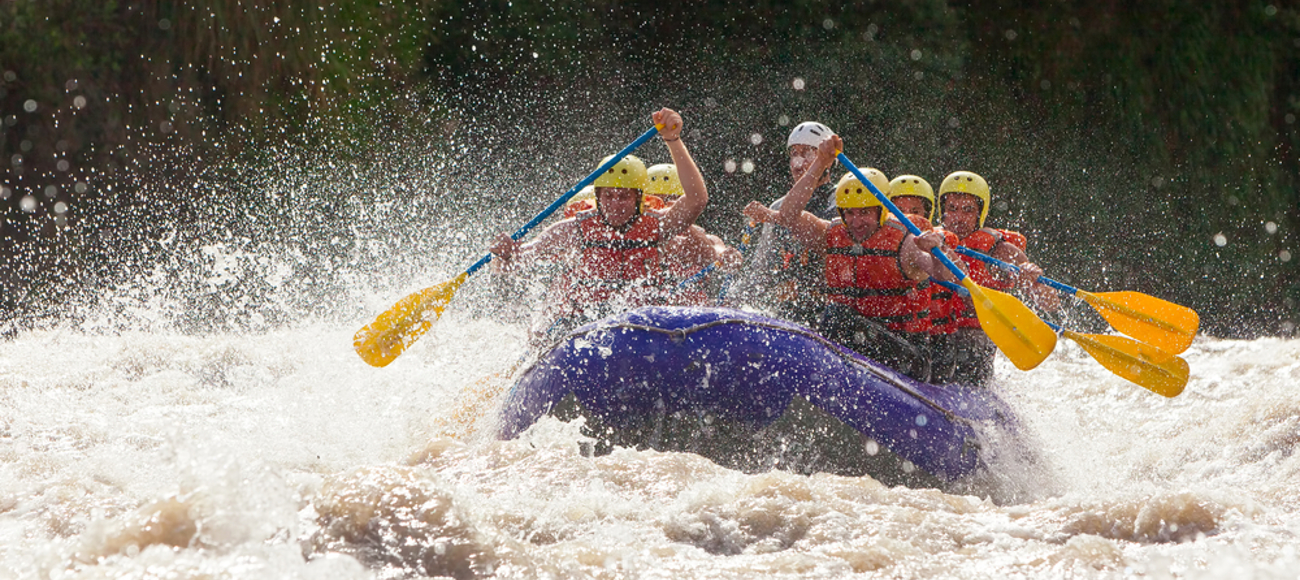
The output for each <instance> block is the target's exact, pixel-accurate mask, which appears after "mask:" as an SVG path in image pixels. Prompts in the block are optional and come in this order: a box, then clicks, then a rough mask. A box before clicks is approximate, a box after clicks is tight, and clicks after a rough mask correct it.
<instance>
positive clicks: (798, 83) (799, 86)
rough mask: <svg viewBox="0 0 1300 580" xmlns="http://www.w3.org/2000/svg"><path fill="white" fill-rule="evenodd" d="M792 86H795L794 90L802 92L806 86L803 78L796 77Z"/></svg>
mask: <svg viewBox="0 0 1300 580" xmlns="http://www.w3.org/2000/svg"><path fill="white" fill-rule="evenodd" d="M790 84H791V85H793V86H794V90H796V91H802V90H803V86H804V82H803V77H794V82H792V83H790Z"/></svg>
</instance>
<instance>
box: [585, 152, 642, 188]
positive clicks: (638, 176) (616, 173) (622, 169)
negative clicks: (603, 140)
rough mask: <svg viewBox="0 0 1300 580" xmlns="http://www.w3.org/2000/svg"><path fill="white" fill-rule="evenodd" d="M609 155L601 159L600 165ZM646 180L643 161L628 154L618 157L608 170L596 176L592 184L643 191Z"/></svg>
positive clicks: (607, 159) (608, 158)
mask: <svg viewBox="0 0 1300 580" xmlns="http://www.w3.org/2000/svg"><path fill="white" fill-rule="evenodd" d="M611 157H613V155H610V156H608V157H606V158H604V159H601V160H600V165H604V164H605V162H607V161H609V160H610V158H611ZM597 167H599V165H598V166H597ZM646 181H647V180H646V170H645V163H642V162H641V160H640V159H638V158H637V157H636V156H635V155H628V156H627V157H624V158H622V159H620V160H619V161H618V163H615V164H614V166H613V167H610V168H609V170H608V171H606V172H604V173H602V174H600V177H597V178H596V181H595V182H593V183H592V185H594V186H596V187H627V188H631V189H640V190H642V191H645V186H646Z"/></svg>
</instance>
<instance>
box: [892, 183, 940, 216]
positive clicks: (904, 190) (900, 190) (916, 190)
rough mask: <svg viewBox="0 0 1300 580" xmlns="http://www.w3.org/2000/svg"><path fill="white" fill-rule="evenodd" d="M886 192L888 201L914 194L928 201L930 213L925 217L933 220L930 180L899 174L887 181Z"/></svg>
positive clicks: (932, 191) (932, 194) (932, 196)
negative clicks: (887, 187)
mask: <svg viewBox="0 0 1300 580" xmlns="http://www.w3.org/2000/svg"><path fill="white" fill-rule="evenodd" d="M886 192H887V193H886V194H887V195H888V196H889V200H890V201H893V200H894V198H895V197H906V196H909V195H914V196H916V197H919V198H922V199H924V200H926V201H928V202H930V215H928V216H925V217H926V219H929V220H930V221H934V206H935V202H934V188H933V187H930V182H928V181H926V180H924V179H921V178H920V177H917V176H915V175H900V176H898V177H895V178H894V180H893V181H891V182H889V189H888V190H886Z"/></svg>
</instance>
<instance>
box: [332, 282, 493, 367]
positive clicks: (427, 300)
mask: <svg viewBox="0 0 1300 580" xmlns="http://www.w3.org/2000/svg"><path fill="white" fill-rule="evenodd" d="M468 277H469V274H468V273H462V274H461V275H460V276H457V277H456V278H455V279H453V280H451V281H449V282H443V283H442V284H439V285H437V286H431V287H429V288H425V289H424V290H421V291H419V292H416V293H414V294H411V295H410V296H407V297H406V298H403V299H401V300H399V301H398V302H397V304H394V305H393V307H392V308H389V309H388V310H386V311H384V313H383V314H380V315H379V316H378V317H377V318H375V321H374V322H371V323H370V324H368V325H366V326H365V327H364V328H362V329H361V330H358V331H357V333H356V335H354V336H353V337H352V348H354V349H356V351H357V354H359V355H361V360H364V361H366V364H368V365H370V366H374V367H383V366H388V363H391V362H393V360H394V359H396V358H397V357H398V356H399V355H401V354H402V351H404V350H406V347H408V346H410V345H412V344H414V343H415V341H416V340H418V339H419V338H420V335H422V334H424V333H425V331H427V330H429V327H430V326H433V323H434V321H436V320H438V318H440V317H441V316H442V311H443V310H446V308H447V303H448V302H451V298H452V296H455V295H456V290H457V289H459V288H460V285H461V284H464V283H465V279H466V278H468ZM430 313H432V316H430Z"/></svg>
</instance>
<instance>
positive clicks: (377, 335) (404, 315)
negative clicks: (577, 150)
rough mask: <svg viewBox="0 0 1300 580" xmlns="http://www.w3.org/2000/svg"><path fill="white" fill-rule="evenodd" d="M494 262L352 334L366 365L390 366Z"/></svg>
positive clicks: (551, 209) (605, 166)
mask: <svg viewBox="0 0 1300 580" xmlns="http://www.w3.org/2000/svg"><path fill="white" fill-rule="evenodd" d="M658 133H659V127H658V126H655V127H652V128H650V130H648V131H646V132H645V133H643V134H642V135H641V136H640V137H637V138H636V140H635V141H633V142H632V143H631V144H629V145H628V146H627V147H624V148H623V150H622V151H619V152H618V153H616V154H614V156H612V157H610V158H609V159H608V160H607V161H605V162H604V163H602V164H600V167H597V168H596V170H595V171H593V172H592V173H591V175H588V176H587V177H584V178H583V179H582V181H579V182H578V184H577V185H575V186H573V189H570V190H569V191H568V192H566V193H565V194H564V195H561V196H560V197H559V199H556V200H555V201H554V202H552V203H551V205H549V206H547V207H546V209H544V210H542V211H541V212H540V213H538V214H537V215H535V216H533V219H531V220H529V221H528V223H526V224H524V226H523V227H521V228H519V231H516V232H515V233H513V234H510V237H511V238H512V239H515V240H518V239H520V238H522V237H524V235H526V234H527V233H528V232H529V231H530V230H532V229H533V228H534V227H536V226H537V224H540V223H542V220H544V219H546V218H547V216H550V215H551V214H552V213H555V210H557V209H559V208H561V207H564V204H565V203H567V202H568V201H569V200H570V199H572V198H573V196H575V195H577V194H578V192H579V191H582V188H584V187H586V186H588V185H590V184H591V183H592V182H594V181H596V178H597V177H600V174H602V173H604V172H606V171H608V170H609V168H611V167H613V166H614V165H615V164H616V163H618V162H619V161H622V159H623V158H624V157H627V156H628V154H630V153H632V151H634V150H636V148H637V147H640V146H641V145H643V144H645V142H646V141H649V140H650V139H651V138H653V137H654V136H655V135H656V134H658ZM490 261H492V254H491V253H488V254H487V255H485V256H483V257H482V258H479V261H477V262H474V265H472V266H470V267H469V269H467V270H465V271H464V272H461V274H460V275H459V276H456V277H455V278H453V279H451V280H449V281H447V282H443V283H442V284H438V285H437V286H430V287H429V288H425V289H424V290H421V291H419V292H416V293H414V294H411V295H410V296H407V297H406V298H403V299H401V300H399V301H398V302H397V304H394V305H393V307H392V308H389V309H388V310H386V311H385V312H383V313H382V314H380V315H379V316H378V317H376V318H375V321H374V322H371V323H370V324H367V325H366V326H365V327H363V328H362V329H361V330H358V331H357V334H356V335H355V336H353V337H352V348H354V349H355V350H356V351H357V354H358V355H361V359H362V360H364V361H366V364H369V365H370V366H376V367H382V366H387V365H388V363H391V362H393V361H394V360H395V359H397V357H398V356H400V355H401V354H402V351H404V350H406V347H408V346H411V345H412V344H414V343H415V341H416V340H418V339H419V338H420V336H421V335H423V334H424V333H425V332H426V331H428V330H429V327H431V326H433V323H434V322H435V321H437V320H438V318H439V317H441V316H442V311H443V310H446V308H447V304H448V303H450V302H451V299H452V297H454V296H455V295H456V291H457V290H459V289H460V286H461V284H464V283H465V280H467V279H468V278H469V277H470V276H472V275H473V274H474V272H477V271H478V270H479V268H482V267H483V266H485V265H487V263H488V262H490Z"/></svg>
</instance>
